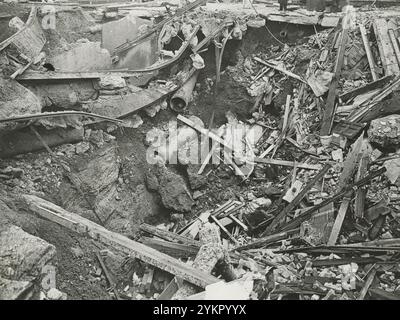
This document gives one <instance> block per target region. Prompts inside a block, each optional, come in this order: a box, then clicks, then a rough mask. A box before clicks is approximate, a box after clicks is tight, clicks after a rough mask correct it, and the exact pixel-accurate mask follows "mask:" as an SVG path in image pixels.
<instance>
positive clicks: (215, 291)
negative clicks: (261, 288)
mask: <svg viewBox="0 0 400 320" xmlns="http://www.w3.org/2000/svg"><path fill="white" fill-rule="evenodd" d="M253 286H254V282H253V280H252V279H240V280H236V281H232V282H228V283H227V282H224V281H221V282H217V283H213V284H210V285H208V286H207V287H206V293H205V298H204V299H205V300H221V297H223V299H224V300H249V298H250V294H251V292H252V291H253Z"/></svg>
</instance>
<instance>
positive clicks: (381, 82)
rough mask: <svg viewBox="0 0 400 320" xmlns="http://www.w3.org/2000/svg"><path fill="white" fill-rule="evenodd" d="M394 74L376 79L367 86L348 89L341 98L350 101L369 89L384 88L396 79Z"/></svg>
mask: <svg viewBox="0 0 400 320" xmlns="http://www.w3.org/2000/svg"><path fill="white" fill-rule="evenodd" d="M394 77H395V76H394V75H387V76H384V77H382V78H380V79H378V80H376V81H373V82H370V83H367V84H366V85H365V86H362V87H358V88H356V89H354V90H350V91H347V92H345V93H343V94H341V95H340V96H339V98H340V100H342V101H343V102H348V101H350V100H352V99H354V98H355V97H357V96H359V95H362V94H364V93H367V92H369V91H373V90H376V89H379V88H383V87H384V86H386V85H387V84H388V83H390V82H391V81H392V80H393V79H394Z"/></svg>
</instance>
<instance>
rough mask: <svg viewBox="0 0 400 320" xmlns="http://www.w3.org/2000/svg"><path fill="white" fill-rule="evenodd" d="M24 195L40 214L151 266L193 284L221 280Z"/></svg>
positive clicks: (53, 205) (42, 201)
mask: <svg viewBox="0 0 400 320" xmlns="http://www.w3.org/2000/svg"><path fill="white" fill-rule="evenodd" d="M22 197H23V199H24V200H25V202H26V204H27V206H28V208H29V209H30V210H31V211H33V212H35V213H36V214H38V215H39V216H41V217H43V218H45V219H48V220H50V221H53V222H55V223H57V224H59V225H62V226H64V227H66V228H68V229H70V230H73V231H76V232H78V233H80V234H83V235H85V236H89V237H91V238H93V239H95V240H98V241H101V242H102V243H104V244H106V245H109V246H111V247H113V248H115V249H117V250H120V251H122V252H124V253H126V254H128V255H131V256H133V257H135V258H138V259H140V260H142V261H144V262H146V263H148V264H151V265H152V266H155V267H157V268H159V269H161V270H164V271H166V272H169V273H171V274H173V275H176V276H178V277H180V278H182V279H184V280H186V281H188V282H189V283H192V284H193V285H196V286H199V287H202V288H204V287H206V286H207V285H209V284H211V283H215V282H218V281H219V279H218V278H216V277H214V276H212V275H211V274H207V273H205V272H203V271H200V270H198V269H195V268H193V267H191V266H189V265H187V264H184V263H183V262H181V261H179V260H177V259H174V258H172V257H170V256H168V255H166V254H164V253H161V252H159V251H157V250H155V249H153V248H149V247H148V246H145V245H144V244H141V243H139V242H136V241H134V240H131V239H129V238H127V237H125V236H123V235H121V234H119V233H116V232H112V231H110V230H108V229H106V228H104V227H102V226H100V225H98V224H96V223H94V222H92V221H90V220H88V219H85V218H83V217H81V216H80V215H78V214H76V213H71V212H68V211H66V210H64V209H63V208H61V207H59V206H57V205H55V204H53V203H51V202H49V201H46V200H44V199H41V198H39V197H36V196H33V195H23V196H22Z"/></svg>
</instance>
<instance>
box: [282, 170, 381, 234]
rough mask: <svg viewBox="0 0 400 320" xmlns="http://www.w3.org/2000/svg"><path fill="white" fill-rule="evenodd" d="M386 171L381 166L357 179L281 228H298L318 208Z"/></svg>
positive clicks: (284, 229)
mask: <svg viewBox="0 0 400 320" xmlns="http://www.w3.org/2000/svg"><path fill="white" fill-rule="evenodd" d="M385 171H386V168H380V169H378V170H375V171H373V172H371V173H370V174H368V176H366V177H365V178H363V179H361V180H359V181H357V182H356V183H354V184H351V185H348V186H346V187H345V188H344V190H342V191H340V192H338V193H336V194H335V195H333V196H332V197H331V198H329V199H326V200H324V201H322V202H321V203H319V204H317V205H315V206H314V207H312V208H310V209H308V210H306V211H305V212H303V213H301V214H300V215H299V216H298V217H296V218H294V219H293V220H292V221H290V222H288V223H287V224H285V225H283V226H281V227H280V228H279V229H280V230H283V231H287V230H291V229H294V228H297V227H298V226H300V224H301V223H302V222H304V221H306V220H307V219H309V217H310V216H311V215H312V214H313V213H314V212H316V211H317V210H319V209H321V208H322V207H325V206H326V205H327V204H329V203H331V202H334V201H337V200H339V199H341V198H342V197H343V196H344V195H345V194H346V193H347V192H348V191H351V190H353V189H354V188H359V187H362V186H364V185H366V184H367V183H369V182H370V181H371V180H372V179H374V178H376V177H379V176H381V175H382V174H383V173H384V172H385Z"/></svg>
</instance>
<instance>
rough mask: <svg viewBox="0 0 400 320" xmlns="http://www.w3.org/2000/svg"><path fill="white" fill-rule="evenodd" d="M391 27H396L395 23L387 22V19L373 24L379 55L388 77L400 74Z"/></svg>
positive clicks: (378, 20)
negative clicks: (391, 36)
mask: <svg viewBox="0 0 400 320" xmlns="http://www.w3.org/2000/svg"><path fill="white" fill-rule="evenodd" d="M390 25H393V27H394V26H395V24H394V23H393V22H391V21H387V20H386V19H385V18H378V19H375V21H374V23H373V27H374V32H375V37H376V42H377V44H378V49H379V54H380V57H381V60H382V65H383V69H384V70H385V74H386V75H391V74H399V73H400V68H399V64H398V62H397V59H396V54H395V51H394V49H393V46H392V43H391V41H390V36H389V29H390Z"/></svg>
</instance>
